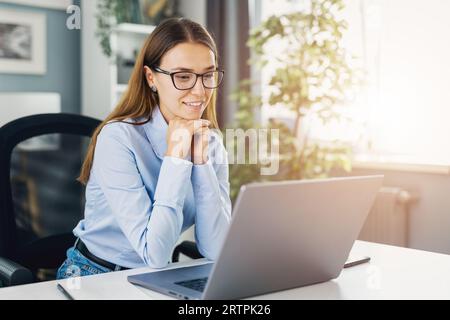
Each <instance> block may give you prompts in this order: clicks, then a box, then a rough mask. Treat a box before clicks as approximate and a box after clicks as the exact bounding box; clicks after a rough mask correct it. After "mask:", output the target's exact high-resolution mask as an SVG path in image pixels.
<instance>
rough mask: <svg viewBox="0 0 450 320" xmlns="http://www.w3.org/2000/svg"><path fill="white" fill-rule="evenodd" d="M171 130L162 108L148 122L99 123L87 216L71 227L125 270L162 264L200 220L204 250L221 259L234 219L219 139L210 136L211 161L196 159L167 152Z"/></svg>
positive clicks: (91, 248) (94, 250)
mask: <svg viewBox="0 0 450 320" xmlns="http://www.w3.org/2000/svg"><path fill="white" fill-rule="evenodd" d="M138 120H139V121H141V120H144V119H138ZM126 121H128V122H130V121H132V120H129V119H127V120H126ZM167 129H168V125H167V123H166V121H165V120H164V118H163V116H162V114H161V112H160V110H159V108H155V109H154V112H153V118H152V120H151V121H149V122H148V123H146V124H144V125H133V124H127V123H123V122H110V123H108V124H107V125H106V126H104V127H103V128H102V130H101V132H100V134H99V135H98V138H97V144H96V148H95V154H94V161H93V165H92V169H91V173H90V177H89V181H88V183H87V186H86V205H85V212H84V219H83V220H81V221H80V222H79V223H78V225H77V226H76V228H75V229H74V234H75V235H76V236H77V237H80V238H81V240H83V242H84V243H85V244H86V246H87V247H88V248H89V251H91V253H93V254H94V255H96V256H98V257H100V258H102V259H104V260H107V261H109V262H111V263H114V264H117V265H120V266H123V267H128V268H138V267H144V266H150V267H152V268H161V267H165V266H166V265H167V264H168V262H169V261H170V260H171V255H172V251H173V249H174V247H175V245H176V244H177V241H178V239H179V236H180V234H181V233H182V232H183V231H185V230H186V229H187V228H189V227H190V226H192V225H193V224H194V223H195V240H196V242H197V246H198V249H199V251H200V253H201V254H202V255H203V256H205V257H206V258H207V259H209V260H214V259H215V258H216V257H217V255H218V253H219V250H220V248H221V245H222V243H223V241H224V238H225V235H226V232H227V229H228V226H229V223H230V220H231V201H230V196H229V182H228V161H227V152H226V150H225V148H224V146H223V143H222V139H221V137H220V136H219V135H218V134H217V133H213V134H211V136H210V140H209V150H208V151H209V152H208V154H209V160H208V162H207V163H206V164H203V165H193V163H192V162H191V161H189V160H184V159H178V158H173V157H167V156H164V154H165V152H166V149H167V142H166V133H167Z"/></svg>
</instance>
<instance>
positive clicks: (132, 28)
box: [114, 23, 155, 35]
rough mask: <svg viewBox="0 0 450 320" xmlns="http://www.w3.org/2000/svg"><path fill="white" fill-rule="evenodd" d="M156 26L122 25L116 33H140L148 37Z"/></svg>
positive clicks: (117, 28) (116, 29)
mask: <svg viewBox="0 0 450 320" xmlns="http://www.w3.org/2000/svg"><path fill="white" fill-rule="evenodd" d="M154 29H155V26H152V25H147V24H134V23H121V24H119V25H118V26H117V27H116V28H115V29H114V31H115V32H128V33H140V34H145V35H148V34H150V33H152V32H153V30H154Z"/></svg>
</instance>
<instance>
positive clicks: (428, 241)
mask: <svg viewBox="0 0 450 320" xmlns="http://www.w3.org/2000/svg"><path fill="white" fill-rule="evenodd" d="M371 174H384V176H385V177H384V182H383V185H384V186H393V187H401V188H403V189H405V190H408V191H410V192H412V193H413V194H414V195H417V196H418V198H419V199H418V201H417V202H416V203H415V204H413V205H412V206H411V208H410V213H409V228H408V231H409V237H408V247H410V248H414V249H421V250H427V251H434V252H440V253H445V254H450V175H449V174H430V173H421V172H402V171H395V170H377V169H354V170H353V172H352V173H351V174H350V175H354V176H357V175H371ZM336 175H337V176H342V175H347V174H343V173H340V174H336Z"/></svg>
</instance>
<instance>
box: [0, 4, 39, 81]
mask: <svg viewBox="0 0 450 320" xmlns="http://www.w3.org/2000/svg"><path fill="white" fill-rule="evenodd" d="M46 34H47V27H46V16H45V14H44V13H36V12H29V11H19V10H9V9H0V73H21V74H45V73H46V68H47V54H46V47H47V41H46V40H47V39H46Z"/></svg>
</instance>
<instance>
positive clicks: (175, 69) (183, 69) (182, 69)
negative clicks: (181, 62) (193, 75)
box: [172, 66, 216, 72]
mask: <svg viewBox="0 0 450 320" xmlns="http://www.w3.org/2000/svg"><path fill="white" fill-rule="evenodd" d="M215 69H216V66H209V67H207V68H205V69H203V71H207V70H215ZM172 71H189V72H194V69H189V68H182V67H178V68H173V69H172Z"/></svg>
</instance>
